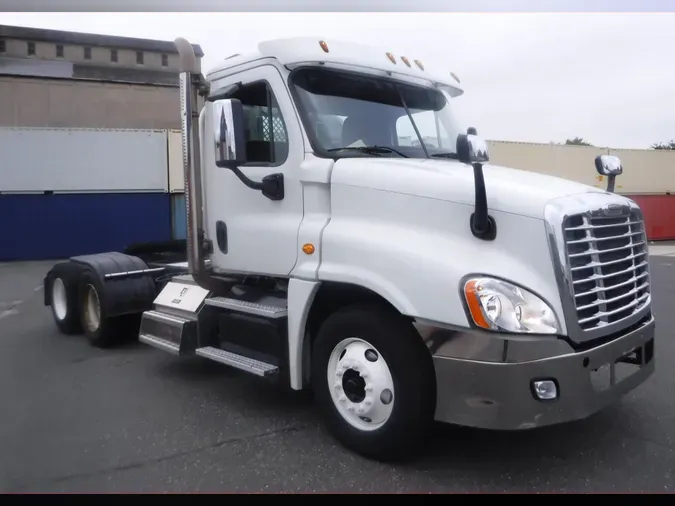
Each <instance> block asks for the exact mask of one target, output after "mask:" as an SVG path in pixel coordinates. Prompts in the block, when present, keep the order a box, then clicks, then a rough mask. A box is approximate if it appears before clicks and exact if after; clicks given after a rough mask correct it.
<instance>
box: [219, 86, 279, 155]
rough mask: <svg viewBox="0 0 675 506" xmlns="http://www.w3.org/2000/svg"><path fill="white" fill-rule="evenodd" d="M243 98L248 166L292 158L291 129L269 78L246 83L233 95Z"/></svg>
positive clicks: (233, 96)
mask: <svg viewBox="0 0 675 506" xmlns="http://www.w3.org/2000/svg"><path fill="white" fill-rule="evenodd" d="M231 98H236V99H238V100H240V101H241V104H242V106H243V109H244V129H245V131H246V137H245V140H246V159H247V160H248V161H247V163H246V164H245V165H246V166H267V167H275V166H278V165H282V164H283V163H284V162H285V161H286V159H287V158H288V132H287V130H286V124H285V123H284V119H283V117H282V116H281V111H280V110H279V104H278V103H277V100H276V98H275V97H274V93H273V92H272V88H271V87H270V85H269V84H268V83H267V82H266V81H258V82H255V83H250V84H246V85H244V86H242V87H241V88H239V89H238V90H237V91H236V92H234V93H233V94H232V95H231Z"/></svg>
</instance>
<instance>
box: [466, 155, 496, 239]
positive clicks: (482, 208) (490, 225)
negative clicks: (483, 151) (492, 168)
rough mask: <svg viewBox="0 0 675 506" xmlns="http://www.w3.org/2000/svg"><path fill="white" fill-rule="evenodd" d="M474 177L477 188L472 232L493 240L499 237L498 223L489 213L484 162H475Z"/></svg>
mask: <svg viewBox="0 0 675 506" xmlns="http://www.w3.org/2000/svg"><path fill="white" fill-rule="evenodd" d="M472 165H473V179H474V188H475V204H474V205H475V208H474V209H475V211H474V212H473V214H472V215H471V218H470V221H469V224H470V226H471V233H472V234H473V235H474V237H476V238H478V239H483V240H484V241H493V240H494V239H495V237H497V223H496V222H495V220H494V218H493V217H492V216H490V215H489V214H488V203H487V191H486V189H485V177H484V176H483V164H482V163H474V164H472Z"/></svg>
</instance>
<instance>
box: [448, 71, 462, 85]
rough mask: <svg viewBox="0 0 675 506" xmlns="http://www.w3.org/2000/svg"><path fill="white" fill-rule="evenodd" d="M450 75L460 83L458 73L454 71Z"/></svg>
mask: <svg viewBox="0 0 675 506" xmlns="http://www.w3.org/2000/svg"><path fill="white" fill-rule="evenodd" d="M450 75H451V76H452V78H453V79H454V80H455V81H457V82H458V83H459V82H460V81H459V77H457V75H456V74H455V73H454V72H450Z"/></svg>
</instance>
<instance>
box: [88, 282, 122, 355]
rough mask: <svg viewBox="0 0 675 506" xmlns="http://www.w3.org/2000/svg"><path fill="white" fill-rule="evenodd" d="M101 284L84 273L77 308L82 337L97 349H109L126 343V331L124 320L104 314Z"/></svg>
mask: <svg viewBox="0 0 675 506" xmlns="http://www.w3.org/2000/svg"><path fill="white" fill-rule="evenodd" d="M102 288H103V287H102V286H101V283H100V281H99V279H98V276H96V275H95V274H94V273H93V272H91V271H89V270H88V271H86V272H85V273H84V274H83V275H82V278H81V279H80V288H79V307H80V324H81V326H82V330H83V331H84V335H85V336H87V339H88V340H89V342H90V343H91V344H92V345H93V346H96V347H97V348H110V347H112V346H115V345H117V344H120V343H122V342H124V341H127V340H128V339H127V337H128V330H127V329H126V328H125V325H124V324H125V318H124V317H115V318H110V317H108V316H107V315H106V314H105V304H104V302H103V299H102V294H103V290H102Z"/></svg>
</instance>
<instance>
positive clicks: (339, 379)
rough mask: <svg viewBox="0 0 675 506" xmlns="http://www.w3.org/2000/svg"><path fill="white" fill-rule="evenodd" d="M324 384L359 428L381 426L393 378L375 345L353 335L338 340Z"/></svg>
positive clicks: (342, 412) (388, 410) (391, 402)
mask: <svg viewBox="0 0 675 506" xmlns="http://www.w3.org/2000/svg"><path fill="white" fill-rule="evenodd" d="M327 379H328V388H329V389H330V394H331V398H332V399H333V404H334V405H335V408H336V409H337V411H338V413H340V415H341V416H342V418H344V420H345V421H346V422H348V423H349V424H351V425H352V426H353V427H355V428H357V429H359V430H362V431H372V430H376V429H379V428H380V427H382V426H383V425H384V424H385V423H387V421H388V420H389V418H390V417H391V413H392V411H393V408H394V402H395V397H394V379H393V377H392V375H391V371H390V370H389V366H388V365H387V362H386V361H385V360H384V358H383V357H382V355H381V354H380V352H379V351H377V349H376V348H375V347H374V346H373V345H371V344H370V343H368V342H367V341H364V340H363V339H359V338H356V337H351V338H348V339H345V340H343V341H341V342H340V343H338V344H337V346H335V348H334V349H333V352H332V353H331V355H330V358H329V359H328V371H327Z"/></svg>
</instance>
